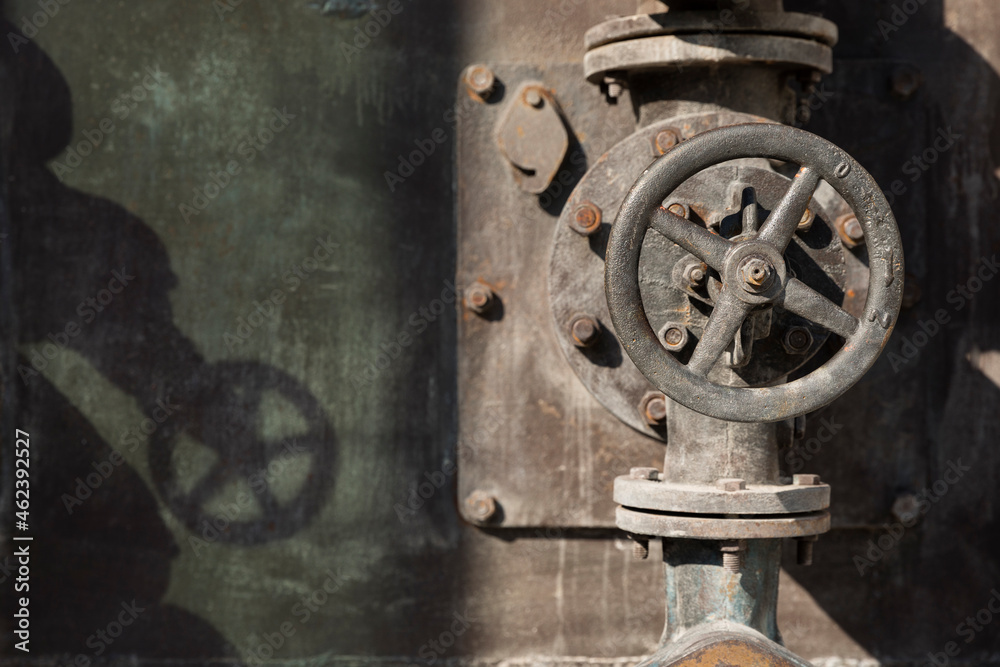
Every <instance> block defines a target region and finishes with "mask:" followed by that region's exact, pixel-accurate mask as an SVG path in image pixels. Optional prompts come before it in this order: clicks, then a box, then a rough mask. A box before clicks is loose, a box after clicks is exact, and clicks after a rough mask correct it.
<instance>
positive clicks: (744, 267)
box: [739, 257, 775, 292]
mask: <svg viewBox="0 0 1000 667" xmlns="http://www.w3.org/2000/svg"><path fill="white" fill-rule="evenodd" d="M774 275H775V271H774V267H773V266H771V263H770V262H768V261H767V260H765V259H761V258H759V257H748V258H746V259H745V260H743V262H742V263H741V264H740V268H739V276H740V281H741V282H742V283H743V286H744V287H745V288H747V289H749V290H750V291H753V292H764V291H766V290H767V289H768V288H769V287H770V286H771V284H772V283H774Z"/></svg>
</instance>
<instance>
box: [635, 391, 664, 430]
mask: <svg viewBox="0 0 1000 667" xmlns="http://www.w3.org/2000/svg"><path fill="white" fill-rule="evenodd" d="M639 414H640V415H642V418H643V419H645V420H646V423H647V424H649V425H650V426H663V425H664V424H666V423H667V397H666V396H664V395H663V394H661V393H660V392H658V391H649V392H646V395H645V396H643V397H642V400H641V401H639Z"/></svg>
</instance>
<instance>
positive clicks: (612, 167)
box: [549, 113, 866, 438]
mask: <svg viewBox="0 0 1000 667" xmlns="http://www.w3.org/2000/svg"><path fill="white" fill-rule="evenodd" d="M748 119H752V117H748V116H746V115H743V114H735V113H705V114H693V115H690V116H683V117H680V118H677V119H667V120H664V121H662V122H661V123H657V124H653V125H650V126H648V127H645V128H643V129H641V130H640V131H639V132H637V133H636V134H635V135H633V136H632V137H630V138H629V139H627V140H626V141H624V142H622V143H621V144H620V146H618V147H617V148H615V150H613V151H610V152H609V153H608V154H607V155H605V156H602V158H601V159H600V160H599V161H598V162H597V163H596V164H595V165H594V167H593V168H592V169H591V170H590V171H589V172H588V174H587V175H586V176H585V177H584V178H583V179H582V180H581V182H580V184H579V185H578V186H577V188H576V189H575V190H574V192H573V194H572V195H571V197H570V200H569V201H568V202H567V205H566V207H565V208H564V210H563V215H562V220H566V221H567V227H569V226H571V225H572V220H573V218H572V212H573V211H574V209H575V207H577V206H582V205H584V204H585V203H591V204H592V205H597V206H600V207H601V208H602V209H603V210H615V211H617V210H618V208H619V206H620V203H621V201H622V199H624V197H625V195H626V193H627V191H628V187H629V184H630V182H629V180H628V178H627V177H626V176H625V175H626V174H635V175H636V177H638V175H639V174H640V173H641V172H642V170H643V169H644V168H645V167H646V166H647V165H648V163H649V160H650V159H651V157H653V155H652V154H645V153H644V151H643V150H642V148H643V146H644V145H645V144H646V142H648V141H650V140H651V138H652V137H655V136H658V135H659V134H660V133H661V132H662V131H663V129H662V128H674V129H672V130H671V131H675V130H676V132H677V133H678V134H679V136H680V137H682V138H683V139H685V140H688V139H690V138H691V137H693V136H696V135H697V134H698V133H700V132H703V131H706V130H708V129H711V128H714V127H720V126H723V125H727V124H732V123H736V122H741V121H746V120H748ZM734 181H739V182H748V183H749V182H753V183H754V184H755V185H756V186H757V197H758V200H759V202H760V204H761V206H763V207H765V209H766V210H769V209H770V208H773V207H774V206H775V205H776V204H777V202H778V201H780V197H781V195H782V194H784V189H785V188H786V187H787V180H786V179H785V178H784V177H782V176H779V175H777V174H774V173H773V172H771V170H770V168H769V167H768V166H767V165H766V163H763V161H761V162H759V163H754V162H751V163H750V164H748V165H746V166H741V167H739V169H737V168H734V167H720V168H718V170H716V171H712V172H706V173H704V174H701V175H699V176H698V177H697V178H695V179H691V180H690V181H689V182H687V183H685V184H684V186H682V188H681V189H679V190H678V191H677V192H676V193H674V194H673V196H672V198H671V200H670V202H668V206H671V207H674V208H678V209H683V210H684V211H685V214H686V215H689V216H693V217H694V218H696V219H697V220H698V221H702V222H703V224H707V225H708V226H710V227H712V228H713V229H716V230H718V229H720V227H721V226H724V227H725V229H724V230H723V231H724V232H725V233H726V234H727V235H732V234H734V233H736V232H738V230H739V226H738V225H739V224H740V223H739V216H738V214H739V212H740V210H741V205H742V196H743V191H742V190H741V189H739V188H738V187H736V186H735V185H733V183H734ZM839 206H842V204H838V203H837V202H836V200H835V198H833V197H831V196H830V195H829V193H828V192H826V191H824V192H821V193H819V194H818V195H817V197H816V198H815V201H814V202H813V203H812V204H811V210H813V211H814V212H818V213H819V217H820V219H821V220H823V221H824V222H823V223H822V225H818V226H817V227H816V229H815V230H814V231H812V232H811V233H809V234H806V233H805V232H803V234H800V235H796V240H795V253H796V254H795V257H793V260H792V261H794V262H795V267H796V271H797V272H798V274H799V275H802V276H803V278H804V279H808V280H810V281H811V282H813V283H814V284H820V285H824V283H825V282H826V281H829V280H830V279H829V278H827V277H826V276H827V274H831V275H832V276H833V278H832V282H830V283H829V285H828V286H824V287H823V289H824V292H825V293H827V294H828V295H829V296H830V297H833V298H836V297H838V294H839V295H841V298H843V297H842V295H843V293H844V291H847V292H857V291H858V290H859V289H860V288H861V286H862V285H864V282H863V281H864V280H866V277H864V276H861V275H860V274H859V275H856V276H855V279H854V280H853V281H852V282H851V283H847V282H846V281H844V276H843V272H842V265H843V262H844V259H843V252H842V250H841V248H840V243H839V241H837V240H836V235H835V234H834V233H833V232H832V231H831V229H832V220H833V216H834V215H836V212H839V210H840V209H839ZM606 238H607V237H606V236H597V235H595V237H592V239H593V240H588V241H585V240H582V239H580V238H579V236H577V235H576V234H572V233H569V232H567V231H564V230H562V229H561V228H559V227H557V228H556V234H555V239H554V241H553V250H552V258H551V264H550V275H549V302H550V304H551V306H552V311H553V317H554V320H555V322H556V323H557V327H558V326H559V322H562V321H565V320H567V319H569V318H572V317H573V316H574V314H575V313H578V312H581V311H584V312H591V313H593V314H594V315H595V316H596V317H597V319H598V320H603V321H605V322H608V321H609V319H610V313H609V312H608V309H607V300H606V296H605V293H604V254H605V253H604V248H605V245H606ZM706 269H707V266H706V265H704V264H703V263H702V262H700V261H699V260H695V258H693V257H692V256H691V255H689V254H688V253H686V252H684V251H682V250H681V249H680V248H678V247H676V246H675V245H673V244H672V243H670V242H668V241H666V240H665V239H662V238H660V237H659V236H658V235H655V234H650V235H648V238H647V240H646V242H645V243H644V245H643V254H642V264H641V268H640V270H641V272H642V285H641V288H642V293H643V298H644V301H645V302H646V303H648V304H649V313H650V315H649V316H650V318H651V324H652V326H654V328H656V330H657V331H658V332H659V333H661V334H665V333H666V331H668V330H669V329H671V328H676V329H677V331H678V332H679V333H680V336H679V340H678V341H677V342H676V343H675V344H673V345H670V346H668V349H672V350H673V351H674V352H675V353H677V355H678V357H679V358H681V359H687V358H688V357H689V356H690V353H691V351H690V349H687V348H690V347H693V345H691V344H690V343H689V342H688V341H689V340H691V339H692V338H694V336H695V335H696V334H697V335H699V336H700V333H701V330H702V329H703V326H704V323H705V321H706V318H705V313H704V312H703V309H702V308H701V307H699V306H700V304H706V306H705V307H707V305H708V304H711V302H712V299H711V296H710V293H709V289H710V288H712V286H713V283H715V282H716V278H707V277H706V273H705V270H706ZM696 271H700V274H695V273H693V272H696ZM665 274H669V276H670V278H671V280H670V281H669V282H668V283H666V284H665V280H664V278H665ZM807 276H808V277H807ZM693 277H694V279H692V278H693ZM688 297H694V298H695V299H696V300H697V301H698V302H699V304H693V303H692V302H691V301H690V300H689V298H688ZM773 326H774V328H775V330H776V331H784V330H785V329H788V328H792V327H800V326H803V327H807V328H809V329H810V330H811V331H812V334H813V336H814V344H813V345H811V346H810V348H809V352H810V353H815V352H816V351H817V350H819V349H820V347H821V346H822V344H823V342H824V341H825V340H826V336H827V333H826V331H825V330H824V329H823V328H822V327H818V326H816V325H814V324H811V323H808V322H806V321H805V320H803V319H801V318H799V317H798V316H795V315H792V314H780V315H779V316H778V317H776V318H775V319H774V322H773ZM689 331H690V332H692V333H691V335H690V336H689V335H688V333H689ZM764 337H765V336H763V335H762V336H760V338H764ZM559 344H560V346H561V347H562V349H563V351H564V354H565V356H566V359H567V361H568V362H569V363H570V365H571V366H572V367H573V370H574V371H575V372H576V373H577V375H578V376H579V378H580V379H581V380H582V381H583V382H584V384H585V385H586V386H587V387H588V389H590V391H591V392H592V393H593V394H594V395H595V396H596V397H597V398H598V400H600V401H601V403H602V404H603V405H605V406H606V407H608V409H609V410H611V411H612V412H613V413H614V414H615V416H617V417H618V418H619V419H622V420H623V421H625V422H626V423H628V424H629V425H630V426H632V427H633V428H635V429H637V430H639V431H640V432H643V433H645V434H647V435H650V436H652V437H657V438H658V437H661V433H660V432H659V431H658V430H657V429H655V428H649V426H648V422H647V420H645V419H644V418H643V417H644V415H643V414H642V411H641V410H639V411H637V410H636V409H635V406H636V405H638V404H640V403H641V402H642V397H643V396H644V395H645V394H646V392H648V391H649V390H650V389H652V387H651V386H650V384H649V381H648V380H647V379H646V378H645V377H643V376H642V374H641V373H640V372H639V371H638V369H636V368H635V366H634V365H633V364H632V362H631V360H630V359H629V358H627V357H625V358H623V359H621V360H620V361H619V357H620V356H621V355H620V353H618V354H615V350H614V349H613V348H609V350H608V353H607V354H594V353H591V352H589V351H588V352H586V353H582V354H581V352H580V351H579V350H578V349H575V347H574V346H573V345H572V341H571V340H568V339H566V338H563V337H560V338H559ZM807 356H808V355H806V354H805V353H803V355H802V356H800V357H798V358H796V359H789V358H788V357H787V354H786V353H785V351H784V348H783V347H782V346H781V344H780V340H779V341H771V340H761V341H759V343H758V344H757V345H756V347H755V353H754V355H751V358H750V360H749V361H750V365H748V366H746V367H744V368H742V369H741V370H740V371H739V373H740V375H742V376H743V377H744V378H746V380H747V381H748V382H755V383H768V382H773V381H775V380H776V379H778V378H780V377H783V376H785V375H787V374H788V373H791V372H793V371H794V370H795V369H796V368H798V367H799V366H801V365H802V364H803V363H805V361H806V358H807Z"/></svg>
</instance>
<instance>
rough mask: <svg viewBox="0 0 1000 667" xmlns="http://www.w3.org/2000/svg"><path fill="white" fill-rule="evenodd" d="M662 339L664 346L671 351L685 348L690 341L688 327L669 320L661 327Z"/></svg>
mask: <svg viewBox="0 0 1000 667" xmlns="http://www.w3.org/2000/svg"><path fill="white" fill-rule="evenodd" d="M660 340H661V341H662V342H663V346H664V347H665V348H667V349H668V350H670V351H671V352H677V351H679V350H683V349H684V346H685V345H687V342H688V330H687V327H685V326H684V325H682V324H673V323H672V322H667V323H666V324H664V325H663V328H662V329H660Z"/></svg>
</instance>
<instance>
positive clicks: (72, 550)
mask: <svg viewBox="0 0 1000 667" xmlns="http://www.w3.org/2000/svg"><path fill="white" fill-rule="evenodd" d="M2 28H3V31H2V32H3V34H4V35H8V34H10V33H11V32H12V31H16V30H17V28H16V27H14V26H12V25H11V24H9V23H4V24H3V25H2ZM6 41H7V40H6V39H5V42H6ZM0 67H2V70H3V74H4V75H5V76H6V77H7V82H6V86H7V88H8V89H10V90H11V91H12V95H11V96H10V97H8V98H7V99H6V100H5V104H7V105H12V106H13V123H12V127H7V128H4V129H5V130H6V132H5V136H4V144H5V147H6V148H7V149H8V150H9V164H10V173H9V174H8V175H7V176H8V191H9V193H8V196H9V210H10V217H11V220H10V227H11V230H10V238H9V239H6V240H5V241H4V242H6V243H9V244H10V248H11V253H12V255H13V273H14V276H15V277H14V285H13V309H14V312H15V313H16V315H17V317H18V323H17V325H16V327H15V334H14V335H15V340H13V341H10V342H13V343H14V345H16V346H18V347H19V348H20V349H21V350H22V354H21V355H20V356H19V357H18V359H17V368H16V377H13V378H8V386H13V387H15V388H16V389H15V392H16V393H17V395H18V396H17V401H18V403H19V406H20V410H19V414H18V415H17V418H16V422H17V428H20V429H23V430H24V431H27V432H28V433H30V437H31V456H32V458H31V498H30V501H31V512H30V522H31V527H30V529H29V531H28V534H31V535H32V536H33V537H34V542H32V543H31V544H32V547H31V549H32V552H31V584H30V586H31V589H30V596H31V597H30V600H31V602H30V614H31V630H32V634H31V637H32V643H31V645H30V649H31V654H32V656H33V657H35V658H36V659H37V656H39V655H41V656H45V655H53V654H70V655H76V656H78V655H81V654H82V655H83V656H85V657H86V658H87V659H94V658H95V657H98V656H102V655H103V656H107V655H113V654H136V655H141V656H143V657H144V658H174V659H206V658H224V657H231V656H233V655H234V651H233V649H232V647H230V646H229V645H227V642H226V641H225V640H224V639H223V638H222V637H221V636H220V634H219V633H218V632H217V631H216V630H215V629H214V628H213V627H211V626H210V625H209V624H208V623H206V622H205V621H204V620H202V619H201V618H199V617H197V616H194V615H193V614H190V613H188V612H186V611H184V610H182V609H180V608H178V607H175V606H172V605H170V604H164V603H162V602H161V599H162V598H163V596H164V593H165V591H166V590H167V587H168V583H169V578H170V564H171V560H172V559H173V558H175V557H176V555H177V554H178V553H179V550H178V545H177V544H176V543H175V541H174V538H173V535H172V533H171V532H170V531H169V530H168V528H167V526H166V524H165V523H164V522H163V520H162V519H161V516H160V511H161V510H160V503H163V504H165V505H166V508H167V510H168V511H169V512H171V513H172V514H173V515H174V516H176V517H177V518H178V520H179V521H181V522H182V523H183V524H184V525H186V526H187V527H188V529H189V530H190V531H191V532H192V534H194V535H195V536H199V537H206V538H207V539H208V540H222V541H226V542H229V543H232V544H237V545H254V544H260V543H263V542H268V541H271V540H277V539H284V538H287V537H289V536H291V535H293V534H295V533H296V532H297V531H298V530H299V529H301V528H302V527H303V526H305V525H306V524H307V523H308V522H309V521H310V520H311V519H312V518H313V517H314V515H315V514H316V512H317V511H318V510H319V508H320V507H321V506H322V504H323V501H324V500H325V498H326V497H327V494H328V493H330V487H331V485H332V483H333V481H332V478H333V476H334V473H335V467H336V459H337V440H336V437H335V434H334V431H333V428H332V427H331V425H330V424H329V422H328V419H327V417H326V415H325V414H324V411H323V410H322V408H321V407H320V405H319V403H318V401H317V400H316V399H315V398H314V397H313V396H312V395H311V394H310V393H309V392H308V391H307V390H306V389H305V387H304V386H303V385H302V384H301V383H299V382H298V381H297V380H295V379H294V378H292V377H290V376H289V375H287V374H285V373H283V372H281V371H278V370H277V369H274V368H272V367H269V366H267V365H263V364H257V363H250V362H239V363H217V364H209V363H206V361H205V360H204V359H203V358H202V357H201V355H200V354H199V353H198V351H197V350H196V349H195V347H194V345H193V343H192V342H191V341H190V340H188V339H187V338H185V337H184V335H183V334H182V333H181V332H180V331H179V330H178V329H177V328H176V327H175V326H174V324H173V320H172V314H171V306H170V301H169V299H168V292H169V291H170V290H171V288H173V287H174V286H175V285H176V284H177V279H176V276H175V275H174V274H173V273H172V271H171V269H170V264H169V258H168V256H167V254H166V250H165V248H164V246H163V245H162V244H161V243H160V241H159V239H158V238H157V237H156V235H155V234H154V233H153V232H152V231H151V230H150V229H149V228H148V227H147V226H146V225H145V224H144V223H143V221H142V220H140V219H139V218H137V217H135V216H134V215H132V214H130V213H129V212H128V211H126V210H125V209H124V208H122V207H121V206H119V205H117V204H115V203H113V202H110V201H107V200H104V199H101V198H98V197H93V196H90V195H87V194H84V193H82V192H78V191H76V190H73V189H71V188H68V187H66V186H64V185H63V184H62V183H61V182H60V181H59V180H58V179H57V178H55V177H54V176H53V175H52V173H51V172H50V171H49V170H48V169H47V167H46V161H47V160H50V159H52V158H53V157H54V156H56V155H57V154H59V153H61V152H62V150H63V149H64V148H65V147H66V146H67V145H68V143H69V140H70V137H71V133H72V106H71V99H70V91H69V88H68V85H67V83H66V81H65V80H64V79H63V77H62V76H61V74H60V73H59V71H58V70H57V68H56V67H55V65H54V64H53V63H52V61H51V60H50V59H49V58H48V57H47V56H46V55H45V54H44V53H43V52H41V50H40V49H38V48H37V47H36V46H35V45H34V44H32V43H30V42H25V43H22V44H19V48H18V49H17V51H16V53H15V52H14V51H13V50H12V49H10V48H7V44H6V43H5V44H4V48H0ZM8 115H10V114H9V113H8ZM124 166H125V165H123V167H124ZM25 346H30V348H27V347H25ZM67 350H68V351H70V352H72V353H75V354H77V355H79V356H80V357H82V358H83V359H85V360H86V361H87V362H88V363H89V364H90V365H91V366H92V367H93V368H94V369H95V370H97V371H98V372H100V373H101V374H102V375H103V376H104V377H105V378H107V379H108V380H109V381H110V382H111V383H113V384H114V385H115V386H116V387H117V388H119V389H120V390H122V391H124V392H125V393H127V394H128V395H130V396H132V397H134V398H135V400H136V402H137V403H138V405H139V406H140V408H141V409H142V411H143V413H144V414H145V415H146V417H148V419H147V420H145V421H144V422H143V424H145V425H146V426H143V425H142V424H139V425H137V427H136V429H135V430H136V431H138V430H143V431H144V432H146V433H149V430H147V428H148V427H149V426H152V432H151V434H150V436H149V464H150V470H151V476H152V481H153V486H154V487H155V493H154V492H152V491H151V489H150V488H149V486H148V485H147V484H146V483H145V482H144V481H143V480H142V478H141V477H140V476H139V474H138V473H137V472H136V471H135V469H133V468H132V467H130V466H129V464H128V463H127V462H124V460H123V458H122V456H121V455H120V454H119V453H118V452H119V451H123V448H124V449H134V447H135V443H133V440H135V441H136V443H137V442H138V438H137V436H136V435H134V434H129V435H128V436H123V437H122V440H121V442H116V443H108V442H105V441H104V440H103V439H102V437H101V435H100V434H99V433H98V431H97V429H96V428H95V427H94V425H93V424H91V423H90V422H88V420H87V419H86V418H85V417H84V416H83V414H82V413H81V412H80V411H79V410H77V408H76V407H74V406H73V405H72V404H71V403H70V401H69V400H68V399H67V398H66V397H65V396H64V395H62V394H61V393H60V392H59V390H58V389H57V388H56V387H55V386H54V385H53V384H52V383H51V382H50V381H49V380H48V379H47V377H46V371H47V370H48V371H49V372H51V367H53V366H56V365H57V364H58V363H59V361H58V359H59V355H61V354H64V353H65V351H67ZM12 375H13V374H12ZM117 407H121V406H117ZM103 409H106V410H115V409H116V406H104V408H103ZM269 410H270V412H268V411H269ZM274 414H278V417H277V418H275V417H274V416H273V415H274ZM269 419H270V420H272V422H273V420H274V419H278V421H283V422H284V423H286V424H295V425H297V426H296V430H295V433H296V434H295V435H292V436H288V437H284V438H275V437H268V436H267V435H266V433H267V431H268V426H269V424H270V425H271V426H273V423H270V422H268V420H269ZM12 421H13V420H12ZM191 442H195V443H198V444H197V445H196V448H197V449H198V450H199V451H200V452H201V454H202V457H203V458H204V460H205V464H204V465H203V466H202V467H200V468H198V469H196V470H191V471H186V470H185V469H184V465H185V458H186V456H187V455H188V454H187V453H186V452H188V450H184V451H182V450H183V448H184V447H188V448H190V443H191ZM112 444H113V445H114V447H116V448H118V449H117V451H116V450H115V449H113V448H112ZM8 451H9V450H8ZM276 461H277V462H280V463H281V465H282V466H284V465H285V464H287V463H289V462H293V461H294V463H295V466H293V467H297V468H298V469H299V471H300V474H299V475H298V477H297V478H298V479H299V480H300V482H299V483H298V485H297V486H296V487H293V488H292V489H291V491H289V489H288V488H282V489H277V488H276V486H277V485H274V484H272V482H273V481H274V478H273V475H270V474H269V473H273V472H274V468H273V465H274V464H275V462H276ZM269 466H272V467H271V468H270V469H269ZM178 468H180V469H178ZM234 485H236V486H239V485H242V487H241V488H242V489H243V490H244V491H245V492H244V493H242V494H241V495H236V496H235V502H237V503H238V504H239V505H240V506H241V507H242V509H243V512H242V514H239V513H238V515H239V518H236V519H235V520H232V521H230V520H225V521H222V520H220V519H219V517H220V514H221V513H220V512H219V511H217V510H216V511H215V512H212V511H210V510H209V507H211V505H210V503H211V502H213V501H216V502H217V501H218V500H219V497H220V495H221V494H222V492H223V490H224V489H231V488H232V487H233V486H234ZM247 487H249V490H247ZM279 491H280V493H279ZM229 497H230V496H226V498H227V499H228V498H229ZM158 501H159V502H158ZM13 522H14V517H11V516H7V517H5V519H4V524H5V526H7V525H13ZM210 523H214V524H215V525H214V526H212V527H211V528H207V527H206V526H207V525H208V524H210ZM7 548H8V547H7V545H6V544H5V549H7ZM8 553H9V552H8ZM8 563H10V561H4V563H3V564H4V565H7V564H8ZM5 585H8V584H5ZM0 597H2V599H3V603H2V604H3V607H4V610H3V614H4V618H5V619H9V618H11V616H12V614H13V612H14V608H13V605H14V602H15V601H14V599H13V598H14V596H12V595H8V594H7V593H6V592H5V593H4V594H3V595H2V596H0ZM12 644H13V642H5V645H4V649H3V650H4V651H9V655H11V656H12V657H15V656H24V655H25V654H22V653H20V652H18V651H16V650H15V649H13V647H12ZM78 664H86V663H85V662H84V661H83V660H82V659H81V660H80V661H79V662H78Z"/></svg>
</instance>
